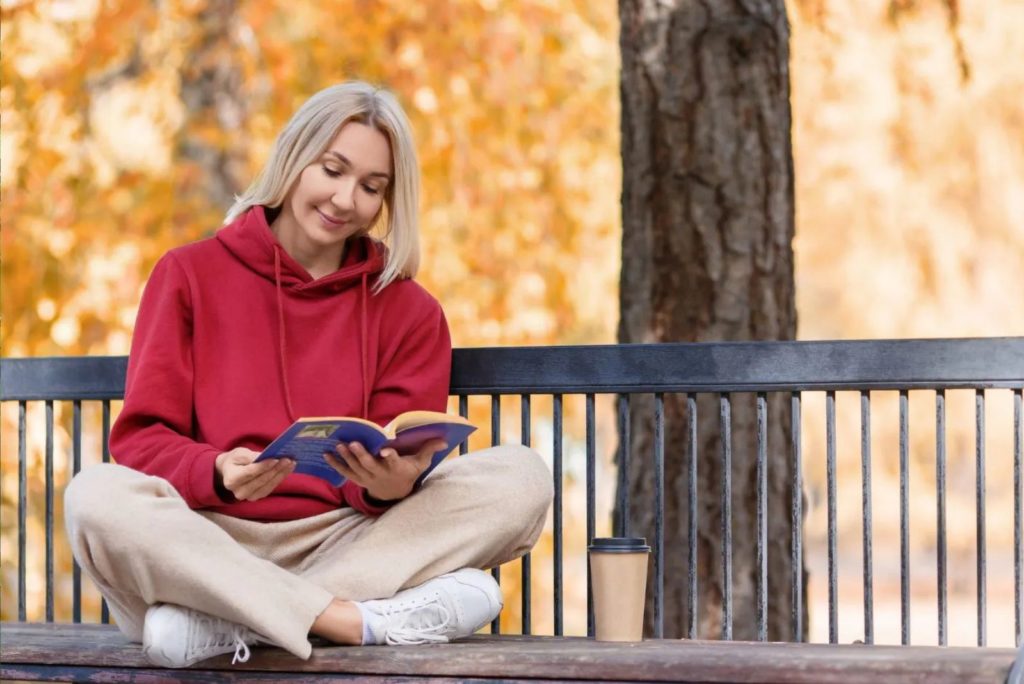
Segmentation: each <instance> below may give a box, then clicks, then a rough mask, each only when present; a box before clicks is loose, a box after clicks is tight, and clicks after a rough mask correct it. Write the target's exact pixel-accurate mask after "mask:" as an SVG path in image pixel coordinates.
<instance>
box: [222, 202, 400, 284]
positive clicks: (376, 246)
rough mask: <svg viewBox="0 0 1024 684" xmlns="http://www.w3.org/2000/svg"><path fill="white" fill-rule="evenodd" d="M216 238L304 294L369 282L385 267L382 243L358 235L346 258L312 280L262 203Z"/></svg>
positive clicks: (270, 277)
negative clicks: (279, 236)
mask: <svg viewBox="0 0 1024 684" xmlns="http://www.w3.org/2000/svg"><path fill="white" fill-rule="evenodd" d="M216 237H217V240H219V241H220V243H221V244H223V245H224V247H225V248H227V250H228V251H229V252H231V254H233V255H234V257H235V258H236V259H238V260H239V261H240V262H242V263H243V264H244V265H245V266H246V268H248V269H250V270H252V271H254V272H255V273H257V274H259V275H260V276H262V277H264V278H266V279H267V280H270V281H272V282H275V283H280V285H281V287H283V288H284V289H286V290H288V291H289V292H291V293H294V294H301V295H304V296H310V297H318V296H333V295H335V294H337V293H338V292H340V291H342V290H345V289H348V288H349V287H353V286H355V285H361V284H362V282H363V280H364V279H365V280H368V281H370V283H371V284H372V283H373V282H375V280H376V277H377V276H378V275H379V274H380V273H381V271H383V270H384V255H385V252H384V246H383V245H381V244H380V243H379V242H377V241H376V240H373V239H372V238H369V237H367V236H361V237H358V238H354V239H350V241H349V248H348V250H346V253H345V260H344V261H343V262H342V264H341V267H340V268H339V269H338V270H337V271H335V272H334V273H331V274H329V275H326V276H324V277H322V278H318V279H316V280H314V279H313V277H312V276H311V275H309V272H307V271H306V269H305V268H303V266H302V265H301V264H300V263H299V262H297V261H296V260H295V259H293V258H292V256H291V255H290V254H288V252H287V251H286V250H285V249H284V247H282V246H281V243H280V242H278V240H277V237H276V236H275V235H274V233H273V232H271V230H270V225H269V224H268V223H267V217H266V209H265V208H264V207H261V206H256V207H252V208H250V209H249V210H248V211H246V212H245V213H244V214H242V215H241V216H239V217H238V218H237V219H235V220H234V221H233V222H231V223H230V224H228V225H227V226H224V227H223V228H221V229H220V230H219V231H217V235H216ZM278 262H279V266H278V267H275V264H276V263H278ZM278 269H279V271H278Z"/></svg>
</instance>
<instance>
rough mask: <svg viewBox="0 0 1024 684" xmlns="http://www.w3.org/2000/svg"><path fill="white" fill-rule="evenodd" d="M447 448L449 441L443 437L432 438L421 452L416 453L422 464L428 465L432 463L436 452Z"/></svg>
mask: <svg viewBox="0 0 1024 684" xmlns="http://www.w3.org/2000/svg"><path fill="white" fill-rule="evenodd" d="M447 448H448V443H447V442H445V441H444V440H443V439H432V440H430V441H429V442H427V443H426V444H424V445H423V446H422V447H421V448H420V452H419V453H418V454H416V460H417V461H419V462H420V465H421V466H423V467H426V466H428V465H430V460H431V459H432V458H433V457H434V454H436V453H437V452H438V451H443V450H444V449H447Z"/></svg>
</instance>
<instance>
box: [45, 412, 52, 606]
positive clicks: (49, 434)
mask: <svg viewBox="0 0 1024 684" xmlns="http://www.w3.org/2000/svg"><path fill="white" fill-rule="evenodd" d="M46 621H47V622H53V400H47V402H46Z"/></svg>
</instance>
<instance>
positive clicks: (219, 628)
mask: <svg viewBox="0 0 1024 684" xmlns="http://www.w3.org/2000/svg"><path fill="white" fill-rule="evenodd" d="M257 641H263V639H262V638H260V637H259V636H258V635H257V634H256V633H255V632H253V631H251V630H249V629H248V628H247V627H243V626H242V625H238V624H235V623H233V622H229V621H227V620H222V619H220V618H216V617H213V616H212V615H207V614H206V613H202V612H200V611H198V610H192V609H191V608H185V607H183V606H177V605H174V604H171V603H158V604H156V605H154V606H151V607H150V608H149V610H147V611H146V622H145V624H144V626H143V629H142V652H143V653H144V654H145V655H146V657H147V658H149V661H150V662H151V663H153V664H155V665H159V666H161V667H188V666H189V665H191V664H193V663H197V662H199V661H200V660H205V659H207V658H212V657H213V656H216V655H220V654H222V653H231V652H232V651H234V652H235V657H234V658H233V659H232V660H231V664H232V665H234V664H235V663H238V662H242V663H244V662H246V661H247V660H249V646H250V645H253V644H255V643H256V642H257Z"/></svg>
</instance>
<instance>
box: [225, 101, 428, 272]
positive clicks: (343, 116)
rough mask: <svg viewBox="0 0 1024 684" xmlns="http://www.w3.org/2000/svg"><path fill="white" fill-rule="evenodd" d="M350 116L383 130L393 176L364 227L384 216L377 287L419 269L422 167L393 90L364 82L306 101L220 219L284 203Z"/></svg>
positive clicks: (374, 224) (409, 128)
mask: <svg viewBox="0 0 1024 684" xmlns="http://www.w3.org/2000/svg"><path fill="white" fill-rule="evenodd" d="M350 121H355V122H358V123H362V124H365V125H367V126H370V127H372V128H375V129H377V130H378V131H380V132H381V133H383V134H384V135H385V136H386V137H387V139H388V142H389V143H390V144H391V158H392V163H393V166H394V178H393V179H392V182H391V183H389V184H388V186H387V190H386V191H385V193H384V204H383V205H382V207H381V212H380V213H379V214H378V215H377V218H376V219H375V220H374V222H373V224H372V225H371V226H370V227H369V229H368V230H373V229H374V228H377V227H378V226H379V225H380V224H381V222H382V221H381V219H382V217H384V218H385V220H384V221H383V222H384V223H385V229H384V230H383V231H382V234H381V235H380V237H379V239H380V240H381V241H382V242H383V243H384V244H385V245H386V246H387V249H386V250H385V259H384V271H383V272H382V273H381V275H380V277H379V278H378V280H377V285H376V287H375V288H374V290H375V291H377V292H379V291H380V290H382V289H384V288H385V287H387V286H388V285H389V284H390V283H392V282H393V281H395V280H396V279H398V278H412V277H413V276H415V275H416V271H417V270H418V269H419V262H420V245H419V221H418V215H417V208H418V205H419V187H420V171H419V164H418V162H417V160H416V148H415V145H414V143H413V139H412V127H411V126H410V125H409V119H408V118H407V117H406V115H405V111H404V110H403V109H402V106H401V105H400V104H399V103H398V100H397V99H396V98H395V96H394V95H393V94H391V93H390V92H388V91H387V90H383V89H381V88H376V87H374V86H372V85H370V84H368V83H364V82H362V81H349V82H347V83H341V84H338V85H333V86H330V87H329V88H324V89H323V90H321V91H320V92H318V93H316V94H315V95H313V96H312V97H311V98H309V99H308V100H306V102H305V104H303V105H302V106H301V107H300V108H299V111H297V112H295V114H294V115H293V116H292V118H291V120H289V121H288V123H287V124H286V125H285V127H284V128H283V129H281V132H280V133H279V134H278V136H277V139H276V140H275V141H274V146H273V148H272V149H271V151H270V158H269V159H268V160H267V162H266V164H264V166H263V168H262V169H261V170H260V172H259V174H257V176H256V178H255V180H253V182H252V184H251V185H249V187H248V188H247V189H246V191H245V192H244V193H242V194H241V195H238V196H236V197H235V203H234V204H233V205H232V206H231V209H229V210H228V213H227V216H226V217H225V218H224V223H225V224H227V223H231V222H232V221H234V220H235V219H237V218H238V217H239V216H241V215H242V214H243V213H245V212H246V211H247V210H248V209H249V208H250V207H254V206H258V205H263V206H266V207H270V208H276V207H279V206H281V204H283V203H284V198H285V196H286V195H287V194H288V191H289V190H290V189H291V187H292V185H293V184H294V183H295V182H296V180H297V179H298V177H299V174H300V173H302V171H303V169H305V168H306V167H307V166H309V165H310V164H312V163H314V162H315V161H316V160H317V159H319V158H320V156H321V155H322V154H323V153H324V151H325V150H326V149H327V146H328V145H330V143H331V141H332V140H334V137H335V136H336V135H337V134H338V131H340V130H341V127H342V126H344V125H345V124H346V123H349V122H350Z"/></svg>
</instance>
